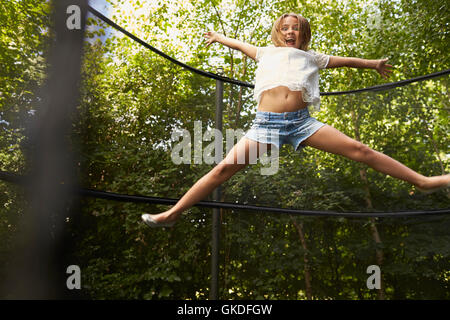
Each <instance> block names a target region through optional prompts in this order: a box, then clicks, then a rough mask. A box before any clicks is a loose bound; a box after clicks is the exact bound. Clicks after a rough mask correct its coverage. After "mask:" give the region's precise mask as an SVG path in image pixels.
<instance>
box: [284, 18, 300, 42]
mask: <svg viewBox="0 0 450 320" xmlns="http://www.w3.org/2000/svg"><path fill="white" fill-rule="evenodd" d="M281 34H282V35H283V38H284V39H283V40H284V43H285V46H286V47H292V48H297V49H298V48H300V40H299V34H300V31H299V30H298V21H297V18H296V17H292V16H288V17H286V18H284V19H283V21H281Z"/></svg>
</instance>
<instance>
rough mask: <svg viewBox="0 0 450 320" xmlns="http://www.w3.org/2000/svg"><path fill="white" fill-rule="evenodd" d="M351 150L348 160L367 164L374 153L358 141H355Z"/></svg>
mask: <svg viewBox="0 0 450 320" xmlns="http://www.w3.org/2000/svg"><path fill="white" fill-rule="evenodd" d="M351 149H352V151H351V153H350V155H349V158H351V159H353V160H355V161H359V162H368V161H370V160H371V159H372V158H373V157H374V156H375V151H374V150H373V149H371V148H370V147H368V146H366V145H365V144H363V143H361V142H359V141H355V142H354V144H353V146H352V148H351Z"/></svg>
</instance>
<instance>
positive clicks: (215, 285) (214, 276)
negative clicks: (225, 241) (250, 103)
mask: <svg viewBox="0 0 450 320" xmlns="http://www.w3.org/2000/svg"><path fill="white" fill-rule="evenodd" d="M222 110H223V82H222V81H220V80H216V129H217V130H219V131H220V132H222ZM215 144H216V148H215V150H216V153H215V162H216V163H219V162H220V161H222V154H220V152H217V151H218V150H222V140H220V139H216V140H215ZM220 195H221V187H220V186H219V187H217V188H216V189H215V190H214V193H213V199H214V200H215V201H220ZM219 242H220V209H218V208H214V209H213V219H212V253H211V291H210V294H209V298H210V299H211V300H217V299H219Z"/></svg>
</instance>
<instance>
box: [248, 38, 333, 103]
mask: <svg viewBox="0 0 450 320" xmlns="http://www.w3.org/2000/svg"><path fill="white" fill-rule="evenodd" d="M329 59H330V56H329V55H326V54H322V53H317V52H314V51H313V50H308V51H303V50H300V49H296V48H291V47H275V46H269V47H258V48H257V51H256V59H255V60H256V62H258V68H257V69H256V77H255V89H254V98H255V100H256V101H257V102H258V104H259V102H260V100H261V94H262V93H263V92H264V91H265V90H269V89H272V88H275V87H278V86H286V87H288V88H289V90H292V91H302V96H303V101H305V102H307V103H308V105H312V106H313V108H314V110H315V111H319V110H320V91H319V69H324V68H326V66H327V65H328V61H329Z"/></svg>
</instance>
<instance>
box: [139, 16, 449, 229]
mask: <svg viewBox="0 0 450 320" xmlns="http://www.w3.org/2000/svg"><path fill="white" fill-rule="evenodd" d="M204 37H205V40H206V45H207V46H209V45H211V44H212V43H214V42H219V43H221V44H223V45H225V46H227V47H230V48H232V49H235V50H239V51H241V52H242V53H244V54H245V55H247V56H248V57H250V58H251V59H253V60H255V61H256V62H257V63H258V68H257V70H256V78H255V89H254V97H255V99H256V101H257V103H258V110H257V113H256V117H255V120H254V122H253V124H252V127H251V128H250V130H249V131H248V132H247V133H246V134H245V136H244V137H242V139H241V140H239V142H238V143H237V144H236V145H235V146H234V147H233V148H232V149H231V150H230V152H229V153H228V154H227V156H226V157H225V159H223V160H222V161H221V162H220V163H219V164H217V166H215V167H214V168H213V169H212V170H211V171H210V172H209V173H207V174H206V175H205V176H203V177H202V178H201V179H200V180H198V181H197V182H196V183H195V184H194V185H193V186H192V187H191V189H189V190H188V192H187V193H186V194H185V195H184V196H183V197H182V198H181V199H180V200H179V201H178V202H177V203H176V204H175V205H174V206H173V207H172V208H170V209H169V210H167V211H165V212H163V213H160V214H155V215H151V214H143V215H142V220H143V221H144V222H145V223H146V224H147V225H148V226H150V227H169V226H172V225H173V224H174V223H175V221H176V220H177V219H178V217H179V216H180V214H181V213H182V212H183V211H185V210H187V209H189V208H190V207H192V206H193V205H194V204H196V203H197V202H199V201H201V200H203V199H204V198H205V197H206V196H208V195H209V194H210V193H211V192H212V191H213V190H214V189H215V188H217V187H218V186H219V185H221V184H222V183H223V182H225V181H227V180H228V179H229V178H231V177H232V176H233V175H234V174H235V173H236V172H238V171H239V170H241V169H242V168H244V167H245V166H246V165H248V164H249V163H253V161H254V160H255V159H251V158H252V156H251V154H252V153H251V152H250V150H257V152H256V156H257V157H259V156H261V155H263V154H264V152H265V151H266V150H270V149H271V148H272V147H275V148H278V149H279V148H280V147H281V146H282V145H283V144H291V145H292V146H293V147H294V148H295V150H299V149H301V148H304V147H306V146H309V147H314V148H316V149H319V150H323V151H327V152H331V153H334V154H338V155H341V156H344V157H347V158H349V159H351V160H355V161H358V162H362V163H365V164H367V165H368V166H370V167H372V168H373V169H375V170H377V171H379V172H382V173H384V174H387V175H390V176H391V177H394V178H397V179H401V180H403V181H406V182H408V183H411V184H413V185H414V186H416V188H418V189H419V190H421V191H423V192H427V193H429V192H433V191H436V190H439V189H442V188H446V187H449V186H450V175H449V174H447V175H442V176H434V177H425V176H423V175H421V174H419V173H417V172H415V171H413V170H412V169H410V168H408V167H406V166H405V165H403V164H401V163H400V162H398V161H396V160H394V159H392V158H390V157H389V156H387V155H384V154H382V153H380V152H378V151H375V150H372V149H371V148H369V147H368V146H366V145H364V144H362V143H361V142H359V141H356V140H354V139H352V138H350V137H348V136H346V135H345V134H343V133H341V132H340V131H338V130H336V129H334V128H333V127H331V126H329V125H326V124H324V123H322V122H320V121H318V120H316V119H315V118H313V117H311V116H310V115H309V111H308V106H309V105H311V106H313V107H316V109H317V108H318V107H319V105H320V92H319V69H324V68H339V67H351V68H368V69H375V70H376V71H377V72H378V73H379V74H380V75H381V76H382V77H383V78H384V79H387V78H388V77H389V74H390V73H391V72H392V70H391V68H392V66H391V65H389V64H387V63H386V62H387V60H388V59H381V60H367V59H360V58H350V57H338V56H329V55H325V54H322V53H317V52H314V51H313V50H308V45H309V42H310V40H311V29H310V25H309V22H308V20H306V19H305V18H304V17H302V16H300V15H298V14H294V13H287V14H283V15H282V16H281V17H279V18H278V19H277V20H276V21H275V23H274V25H273V27H272V42H273V44H274V45H273V46H269V47H256V46H253V45H250V44H247V43H244V42H241V41H239V40H235V39H230V38H227V37H225V36H223V35H221V34H219V33H216V32H214V31H210V32H207V33H205V34H204ZM273 132H276V133H277V134H276V135H274V134H273ZM238 159H240V160H238ZM242 159H244V161H242Z"/></svg>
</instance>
